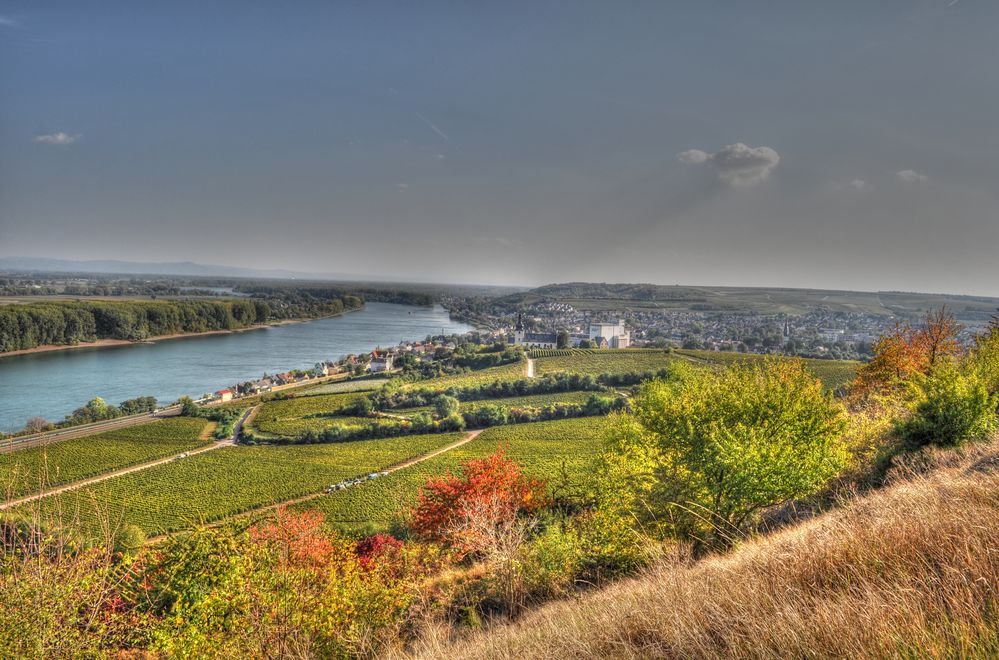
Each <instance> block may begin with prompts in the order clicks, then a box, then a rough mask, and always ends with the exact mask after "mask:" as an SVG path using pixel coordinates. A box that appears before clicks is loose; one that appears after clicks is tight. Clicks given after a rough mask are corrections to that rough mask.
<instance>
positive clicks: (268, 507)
mask: <svg viewBox="0 0 999 660" xmlns="http://www.w3.org/2000/svg"><path fill="white" fill-rule="evenodd" d="M484 430H485V429H478V430H476V431H469V432H468V433H466V434H465V435H464V437H462V438H461V440H458V441H457V442H452V443H451V444H449V445H447V446H446V447H441V448H439V449H435V450H433V451H431V452H427V453H426V454H421V455H419V456H416V457H414V458H410V459H409V460H406V461H403V462H402V463H396V464H395V465H393V466H391V467H387V468H385V469H383V470H378V472H388V473H389V474H392V473H393V472H398V471H399V470H405V469H406V468H408V467H412V466H414V465H417V464H419V463H422V462H424V461H429V460H430V459H431V458H436V457H437V456H440V455H441V454H444V453H447V452H449V451H452V450H454V449H457V448H458V447H461V446H463V445H467V444H468V443H469V442H471V441H472V440H475V439H476V438H477V437H479V435H480V434H481V433H482V431H484ZM364 483H366V482H362V483H360V484H358V485H357V486H351V488H360V487H363V486H364ZM337 492H344V491H335V492H333V493H327V492H326V491H325V490H323V491H320V492H318V493H309V494H308V495H302V496H301V497H295V498H292V499H290V500H282V501H281V502H275V503H274V504H265V505H264V506H259V507H256V508H253V509H248V510H246V511H242V512H240V513H237V514H235V515H231V516H225V517H223V518H220V519H218V520H215V521H212V522H210V523H207V524H206V525H204V526H205V527H218V526H219V525H222V524H225V523H227V522H229V521H230V520H235V519H237V518H246V517H247V516H253V515H257V514H260V513H264V512H266V511H272V510H273V509H278V508H280V507H283V506H294V505H296V504H301V503H302V502H308V501H309V500H314V499H317V498H319V497H324V496H333V495H336V493H337ZM167 536H168V535H167V534H159V535H157V536H151V537H149V539H148V540H147V543H156V542H157V541H161V540H163V539H165V538H166V537H167Z"/></svg>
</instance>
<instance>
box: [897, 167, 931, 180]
mask: <svg viewBox="0 0 999 660" xmlns="http://www.w3.org/2000/svg"><path fill="white" fill-rule="evenodd" d="M895 176H897V177H898V180H899V181H901V182H902V183H926V182H927V181H929V180H930V177H928V176H926V175H925V174H920V173H919V172H917V171H916V170H902V171H901V172H896V173H895Z"/></svg>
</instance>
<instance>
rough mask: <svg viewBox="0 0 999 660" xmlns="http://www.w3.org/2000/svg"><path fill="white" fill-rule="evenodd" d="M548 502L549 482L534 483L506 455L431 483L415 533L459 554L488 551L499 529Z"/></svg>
mask: <svg viewBox="0 0 999 660" xmlns="http://www.w3.org/2000/svg"><path fill="white" fill-rule="evenodd" d="M545 502H546V495H545V482H543V481H539V480H536V479H529V478H527V477H525V476H523V475H522V474H521V472H520V466H518V465H517V463H516V462H514V461H512V460H509V459H507V458H506V457H505V456H504V455H503V452H502V451H497V452H496V453H494V454H492V455H490V456H487V457H486V458H482V459H477V460H471V461H468V462H466V463H463V464H462V466H461V475H460V476H455V475H452V474H451V473H450V472H447V473H445V474H444V476H443V477H440V478H435V479H429V480H428V481H427V483H426V485H424V487H423V492H422V493H421V494H420V497H419V499H418V500H417V502H416V506H415V507H414V510H413V516H412V519H413V523H412V525H413V529H414V531H416V532H417V533H418V534H420V535H421V536H423V537H425V538H430V539H433V540H436V541H441V542H443V543H446V544H447V545H449V546H451V547H452V548H454V549H456V550H459V551H460V552H463V553H464V552H475V551H480V550H483V549H485V548H486V547H487V546H488V545H489V543H490V540H491V539H492V538H493V536H494V534H495V532H496V530H497V529H500V528H504V527H508V526H510V525H511V524H512V523H513V522H514V521H515V520H516V518H517V516H518V514H520V513H530V512H532V511H535V510H536V509H538V508H539V507H541V506H543V505H544V504H545Z"/></svg>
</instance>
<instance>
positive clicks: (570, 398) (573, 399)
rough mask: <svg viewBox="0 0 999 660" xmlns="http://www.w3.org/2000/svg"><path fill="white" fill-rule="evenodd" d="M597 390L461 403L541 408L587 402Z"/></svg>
mask: <svg viewBox="0 0 999 660" xmlns="http://www.w3.org/2000/svg"><path fill="white" fill-rule="evenodd" d="M593 394H596V392H553V393H551V394H531V395H528V396H511V397H504V398H501V399H486V400H484V401H468V402H466V403H462V404H461V410H474V409H475V408H478V407H480V406H484V405H492V406H499V407H501V408H541V407H543V406H548V405H552V404H556V403H585V402H586V400H587V399H589V398H590V396H592V395H593ZM432 411H433V406H420V407H418V408H399V409H397V410H393V411H392V412H394V413H398V414H400V415H404V416H408V415H413V414H415V413H419V412H432Z"/></svg>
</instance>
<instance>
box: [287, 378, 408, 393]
mask: <svg viewBox="0 0 999 660" xmlns="http://www.w3.org/2000/svg"><path fill="white" fill-rule="evenodd" d="M388 381H389V379H388V378H351V379H350V380H337V381H332V382H329V383H321V384H319V385H313V386H311V387H303V388H302V389H301V390H298V393H299V396H314V395H317V394H341V393H343V392H370V391H372V390H377V389H378V388H379V387H381V386H382V385H384V384H385V383H387V382H388Z"/></svg>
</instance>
